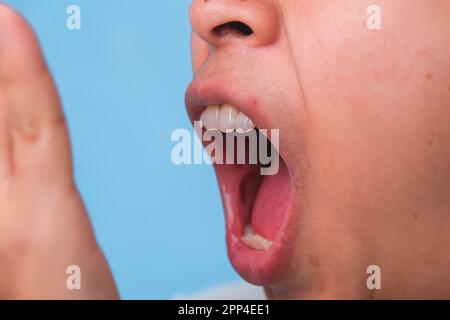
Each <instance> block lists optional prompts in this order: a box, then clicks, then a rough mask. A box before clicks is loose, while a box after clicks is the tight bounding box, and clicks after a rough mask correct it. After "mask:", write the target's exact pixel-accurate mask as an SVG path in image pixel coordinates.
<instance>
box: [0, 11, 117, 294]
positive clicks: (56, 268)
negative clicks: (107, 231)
mask: <svg viewBox="0 0 450 320" xmlns="http://www.w3.org/2000/svg"><path fill="white" fill-rule="evenodd" d="M70 265H78V266H79V267H80V268H81V290H69V289H68V288H67V286H66V280H67V278H68V277H69V275H68V274H66V269H67V267H68V266H70ZM117 297H118V294H117V290H116V288H115V285H114V281H113V278H112V275H111V272H110V270H109V267H108V265H107V262H106V260H105V258H104V256H103V254H102V252H101V250H100V248H99V246H98V244H97V242H96V240H95V237H94V234H93V231H92V227H91V224H90V221H89V219H88V216H87V213H86V210H85V208H84V205H83V202H82V200H81V197H80V196H79V193H78V191H77V189H76V187H75V184H74V179H73V173H72V163H71V152H70V143H69V137H68V132H67V126H66V122H65V119H64V115H63V112H62V110H61V105H60V101H59V98H58V94H57V91H56V88H55V85H54V83H53V80H52V77H51V75H50V73H49V71H48V69H47V67H46V64H45V61H44V59H43V56H42V53H41V51H40V48H39V44H38V42H37V40H36V38H35V35H34V33H33V31H32V29H31V28H30V26H29V25H28V24H27V23H26V22H25V21H24V19H23V18H22V17H21V16H19V15H18V14H17V13H16V12H14V11H13V10H12V9H11V8H9V7H7V6H5V5H0V298H7V299H22V298H25V299H28V298H30V299H53V298H55V299H110V298H117Z"/></svg>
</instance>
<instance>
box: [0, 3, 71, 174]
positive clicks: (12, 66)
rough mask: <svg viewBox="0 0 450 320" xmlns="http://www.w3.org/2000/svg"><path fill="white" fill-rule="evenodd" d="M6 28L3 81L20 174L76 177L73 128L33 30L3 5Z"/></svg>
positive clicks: (0, 56) (0, 17)
mask: <svg viewBox="0 0 450 320" xmlns="http://www.w3.org/2000/svg"><path fill="white" fill-rule="evenodd" d="M0 30H1V31H0V32H1V35H0V37H1V40H0V41H1V46H0V79H1V80H0V81H1V84H2V86H3V87H4V88H5V91H6V97H7V100H8V103H7V106H8V115H9V128H10V135H11V137H12V149H13V159H12V161H13V168H14V172H15V173H18V174H21V175H25V176H28V177H33V178H42V179H50V180H54V179H70V177H71V160H70V159H71V155H70V145H69V139H68V133H67V127H66V124H65V120H64V115H63V112H62V109H61V105H60V100H59V97H58V93H57V90H56V87H55V84H54V82H53V79H52V77H51V75H50V73H49V71H48V69H47V66H46V63H45V60H44V57H43V54H42V52H41V49H40V47H39V43H38V41H37V39H36V37H35V35H34V33H33V30H32V29H31V27H30V26H29V25H28V24H27V23H26V21H25V20H24V19H23V18H22V17H21V16H20V15H19V14H18V13H16V12H15V11H14V10H12V9H11V8H9V7H7V6H5V5H0ZM41 182H42V181H41Z"/></svg>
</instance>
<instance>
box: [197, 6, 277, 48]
mask: <svg viewBox="0 0 450 320" xmlns="http://www.w3.org/2000/svg"><path fill="white" fill-rule="evenodd" d="M190 19H191V24H192V29H193V32H194V33H195V34H196V35H197V36H198V37H200V38H201V39H202V40H203V41H205V42H207V43H208V44H209V45H210V46H212V47H213V48H218V47H220V46H225V45H229V44H232V43H239V44H243V45H246V46H248V47H263V46H267V45H270V44H271V43H273V42H275V41H276V39H277V37H278V35H279V32H280V27H279V18H278V12H277V7H276V5H275V1H273V0H193V1H192V4H191V9H190Z"/></svg>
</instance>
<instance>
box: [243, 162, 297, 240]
mask: <svg viewBox="0 0 450 320" xmlns="http://www.w3.org/2000/svg"><path fill="white" fill-rule="evenodd" d="M290 195H291V181H290V176H289V172H288V169H287V167H286V164H285V163H284V161H283V160H282V159H281V158H280V169H279V171H278V173H277V174H276V175H273V176H264V180H263V181H262V184H261V187H260V188H259V191H258V194H257V196H256V201H255V204H254V207H253V211H252V216H251V225H252V228H253V230H254V231H255V233H257V234H259V235H261V236H263V237H264V238H266V239H268V240H274V239H275V237H276V236H277V233H278V231H279V230H280V229H281V226H282V223H283V220H284V217H285V215H286V214H287V209H288V205H289V202H290V199H289V198H290Z"/></svg>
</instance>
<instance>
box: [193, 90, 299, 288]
mask: <svg viewBox="0 0 450 320" xmlns="http://www.w3.org/2000/svg"><path fill="white" fill-rule="evenodd" d="M202 88H203V87H202ZM216 92H217V93H214V91H204V90H199V89H198V86H196V85H195V84H193V85H191V87H190V88H189V89H188V92H187V95H186V100H187V101H186V102H187V106H188V111H189V115H190V117H191V120H192V121H194V122H195V121H200V124H201V126H202V130H200V131H201V135H202V141H204V145H205V147H206V150H208V152H209V154H210V156H211V158H212V160H213V163H214V167H215V170H216V175H217V178H218V182H219V186H220V191H221V196H222V202H223V205H224V209H225V217H226V231H227V234H226V239H227V248H228V256H229V258H230V260H231V263H232V264H233V266H234V268H235V269H236V271H237V272H238V273H239V274H240V275H241V276H242V277H243V278H244V279H246V280H247V281H249V282H251V283H253V284H256V285H261V286H269V285H271V284H274V283H276V282H277V281H279V280H280V279H281V278H282V276H283V274H284V272H285V271H286V269H287V268H288V266H289V262H290V260H291V259H290V258H291V255H292V249H293V245H294V239H293V238H294V234H295V232H293V227H292V225H293V224H292V223H291V222H290V221H291V220H292V213H291V210H290V209H291V201H292V194H293V179H292V177H291V174H290V171H289V167H288V164H287V161H286V160H285V159H283V151H282V150H280V149H281V148H280V144H279V141H277V140H278V139H282V137H280V136H281V134H280V132H279V129H278V128H269V127H268V126H264V125H265V124H266V123H267V122H266V121H265V120H264V117H263V116H262V115H258V114H257V113H258V112H259V111H260V110H256V108H254V106H252V105H245V103H243V104H237V103H235V102H234V101H233V99H231V100H227V99H226V92H224V90H222V91H216ZM213 95H215V96H213ZM250 100H252V99H250ZM225 101H229V102H225ZM252 101H254V100H252ZM237 105H239V106H242V107H236V106H237ZM252 107H253V108H252ZM198 133H199V134H200V132H198ZM212 137H215V138H212ZM219 137H221V138H220V139H219ZM239 139H242V140H241V143H238V142H237V141H238V140H239ZM272 140H273V141H272ZM230 141H231V142H230ZM211 143H215V147H214V148H213V149H211V148H210V144H211ZM230 146H231V147H230ZM262 150H263V152H261V151H262ZM255 152H256V154H254V153H255ZM230 153H231V156H230ZM264 153H267V156H268V157H269V158H270V159H271V163H267V161H264V159H261V155H262V154H264ZM219 154H221V155H223V159H226V161H225V160H224V161H217V159H218V155H219ZM242 154H244V156H241V155H242ZM242 160H245V161H242ZM255 160H256V161H255ZM265 160H267V158H266V159H265ZM272 162H277V164H276V166H275V165H274V164H273V163H272ZM269 167H271V168H272V169H273V168H276V170H275V171H274V170H267V169H268V168H269ZM264 173H266V174H264Z"/></svg>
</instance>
